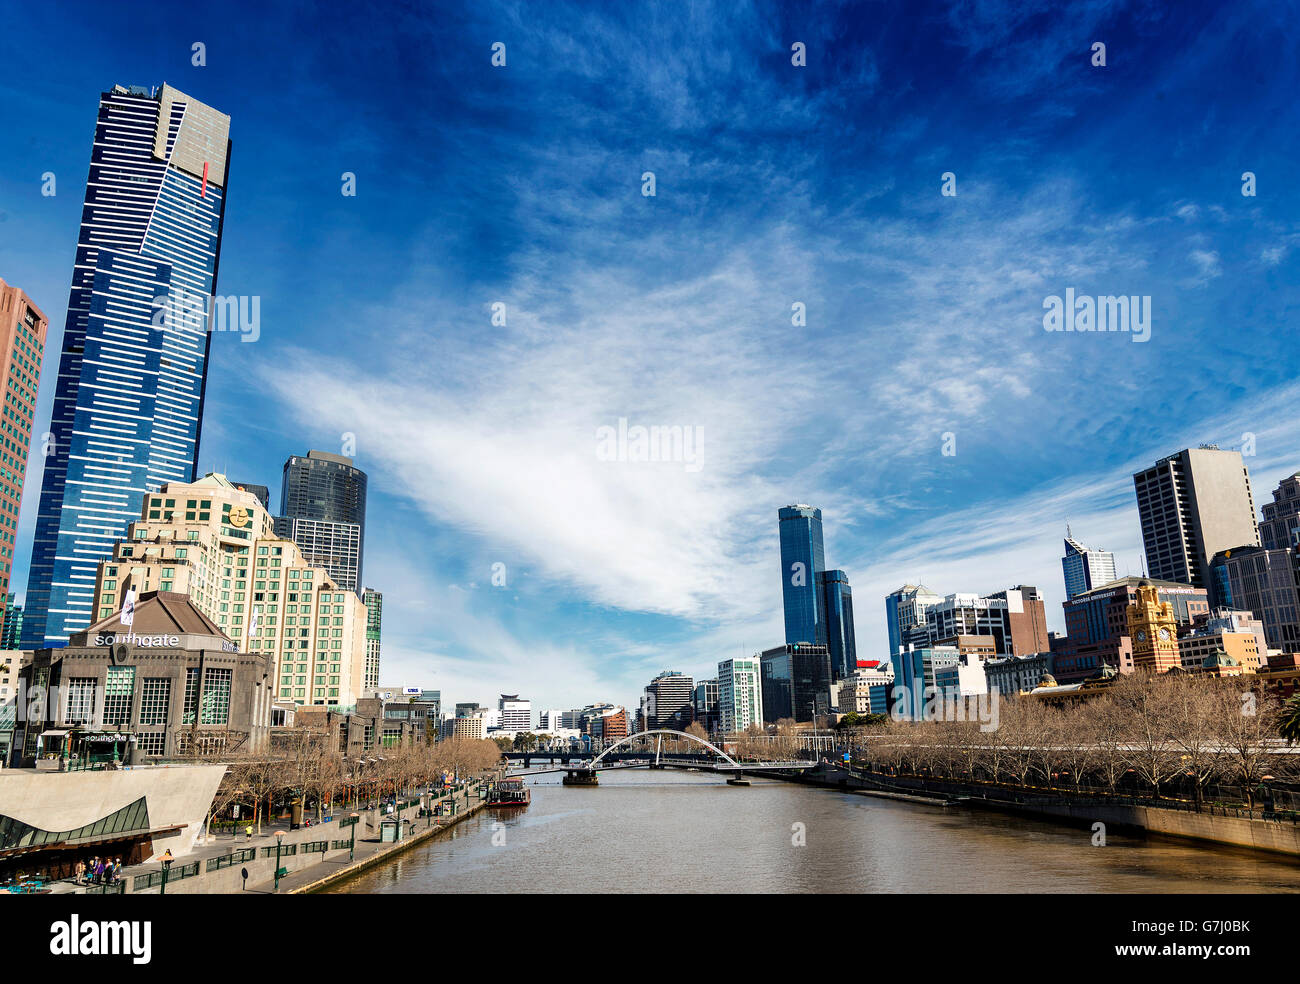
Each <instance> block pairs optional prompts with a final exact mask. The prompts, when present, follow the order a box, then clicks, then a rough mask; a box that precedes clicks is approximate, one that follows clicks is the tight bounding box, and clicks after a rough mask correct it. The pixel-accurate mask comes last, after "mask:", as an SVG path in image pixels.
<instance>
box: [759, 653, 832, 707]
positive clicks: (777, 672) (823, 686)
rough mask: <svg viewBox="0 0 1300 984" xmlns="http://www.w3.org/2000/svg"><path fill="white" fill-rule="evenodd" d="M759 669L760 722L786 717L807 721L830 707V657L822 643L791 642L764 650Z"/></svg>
mask: <svg viewBox="0 0 1300 984" xmlns="http://www.w3.org/2000/svg"><path fill="white" fill-rule="evenodd" d="M759 662H760V666H761V672H762V681H763V682H762V701H763V723H764V724H776V723H777V722H778V721H780V720H782V719H785V718H789V719H792V720H795V721H811V720H812V719H813V715H814V713H818V714H825V713H827V712H828V711H829V710H830V706H831V658H830V653H829V651H828V650H827V648H826V647H825V646H812V645H807V644H804V643H792V644H789V645H785V646H780V647H778V648H776V649H769V650H767V651H765V652H764V653H763V654H762V655H761V657H760V659H759Z"/></svg>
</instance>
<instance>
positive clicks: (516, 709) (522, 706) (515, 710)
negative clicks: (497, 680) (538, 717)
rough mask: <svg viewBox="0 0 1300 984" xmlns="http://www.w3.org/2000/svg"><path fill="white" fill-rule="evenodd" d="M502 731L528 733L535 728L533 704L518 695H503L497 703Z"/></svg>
mask: <svg viewBox="0 0 1300 984" xmlns="http://www.w3.org/2000/svg"><path fill="white" fill-rule="evenodd" d="M497 710H498V711H499V712H500V714H501V724H500V727H501V730H502V731H528V730H530V729H531V728H532V726H533V702H532V701H530V700H524V699H521V698H520V696H519V695H518V694H502V695H501V699H500V700H498V701H497Z"/></svg>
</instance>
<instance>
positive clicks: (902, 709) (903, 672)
mask: <svg viewBox="0 0 1300 984" xmlns="http://www.w3.org/2000/svg"><path fill="white" fill-rule="evenodd" d="M889 661H890V663H891V664H892V665H893V669H894V682H893V685H892V686H891V687H890V697H891V701H890V712H891V713H892V714H893V716H894V717H895V718H897V719H900V720H904V721H924V720H927V719H930V718H932V715H928V714H927V705H932V703H933V701H934V699H935V698H936V697H937V696H938V695H939V694H940V693H941V692H942V688H941V687H940V684H939V679H938V677H939V674H940V671H942V670H943V669H945V668H947V667H954V666H957V665H959V664H960V663H961V655H960V654H959V653H958V652H957V650H956V649H953V648H952V647H950V646H920V647H917V646H910V647H908V648H907V649H905V650H902V651H901V652H897V653H892V654H891V655H890V657H889Z"/></svg>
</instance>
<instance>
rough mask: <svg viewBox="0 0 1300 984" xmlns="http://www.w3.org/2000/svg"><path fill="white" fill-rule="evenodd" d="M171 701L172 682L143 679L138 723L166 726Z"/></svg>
mask: <svg viewBox="0 0 1300 984" xmlns="http://www.w3.org/2000/svg"><path fill="white" fill-rule="evenodd" d="M171 699H172V682H171V680H170V679H169V678H167V677H145V680H144V689H143V692H142V693H141V695H140V723H141V724H142V725H144V724H166V723H167V711H168V708H169V706H170V705H171ZM157 754H159V755H161V754H162V753H161V752H158V753H157Z"/></svg>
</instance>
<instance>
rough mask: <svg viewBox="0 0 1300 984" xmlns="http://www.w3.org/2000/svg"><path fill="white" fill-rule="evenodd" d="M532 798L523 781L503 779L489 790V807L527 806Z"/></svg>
mask: <svg viewBox="0 0 1300 984" xmlns="http://www.w3.org/2000/svg"><path fill="white" fill-rule="evenodd" d="M531 797H532V793H531V792H530V791H529V789H528V787H527V786H525V785H524V781H523V780H522V779H501V780H498V781H497V782H495V783H493V784H492V788H491V789H489V790H488V796H487V802H488V806H527V805H528V803H529V802H530V800H531Z"/></svg>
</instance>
